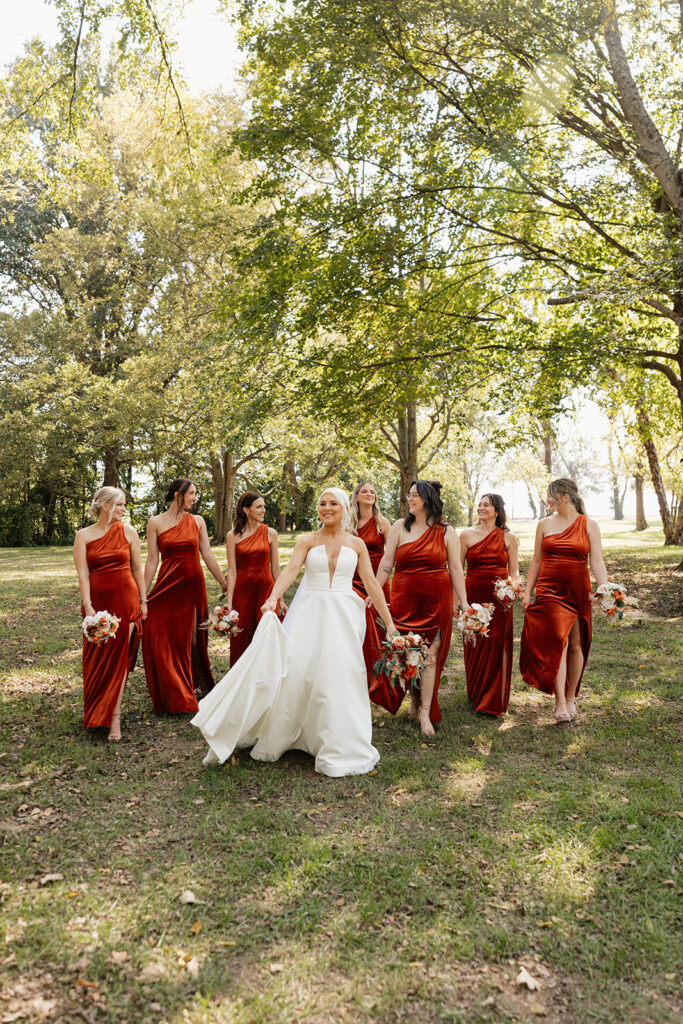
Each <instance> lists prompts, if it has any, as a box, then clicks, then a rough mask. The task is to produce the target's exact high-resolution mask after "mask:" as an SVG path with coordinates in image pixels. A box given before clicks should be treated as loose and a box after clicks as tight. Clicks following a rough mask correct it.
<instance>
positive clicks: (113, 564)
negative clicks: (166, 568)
mask: <svg viewBox="0 0 683 1024" xmlns="http://www.w3.org/2000/svg"><path fill="white" fill-rule="evenodd" d="M125 512H126V496H125V494H124V493H123V491H120V490H119V489H118V487H100V489H99V490H98V491H95V494H94V495H93V499H92V504H91V506H90V515H91V516H92V517H93V519H96V520H97V522H96V523H94V524H93V525H92V526H86V527H85V528H84V529H82V530H79V531H78V533H77V534H76V539H75V541H74V562H75V563H76V571H77V573H78V586H79V588H80V591H81V598H82V601H83V604H82V607H81V613H82V614H83V615H84V616H85V615H94V614H95V612H103V611H107V612H111V613H112V615H116V616H117V617H118V618H119V619H120V620H121V621H120V623H119V628H118V631H117V633H116V635H115V636H114V637H112V638H111V639H110V640H107V642H106V643H104V644H95V643H91V642H90V641H88V640H86V639H85V637H83V726H84V728H86V729H93V728H95V727H97V726H105V728H107V729H109V735H108V736H107V739H109V740H120V739H121V697H122V696H123V690H124V687H125V685H126V679H127V678H128V673H129V672H130V671H132V669H133V666H134V665H135V658H136V655H137V651H138V645H139V643H140V633H141V632H142V620H143V619H144V618H145V616H146V615H147V598H146V597H145V583H144V578H143V574H142V560H141V556H140V538H139V537H138V535H137V533H136V532H135V530H134V529H133V527H132V526H128V525H126V524H124V523H123V517H124V515H125ZM133 633H135V636H133Z"/></svg>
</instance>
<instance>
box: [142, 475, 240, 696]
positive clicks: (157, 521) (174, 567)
mask: <svg viewBox="0 0 683 1024" xmlns="http://www.w3.org/2000/svg"><path fill="white" fill-rule="evenodd" d="M164 500H165V501H166V502H167V503H168V504H169V508H168V511H166V512H162V514H161V515H159V516H152V518H151V519H150V520H149V522H148V523H147V562H146V564H145V586H146V587H147V588H149V585H150V584H151V582H152V580H153V579H154V574H155V573H156V571H157V566H158V564H159V555H161V569H160V571H159V576H158V578H157V581H156V583H155V584H154V587H153V588H152V590H151V591H150V592H149V595H148V600H149V606H148V607H149V613H148V621H147V625H146V627H145V632H144V636H143V641H142V650H143V655H144V660H145V675H146V676H147V686H148V688H149V692H150V696H151V698H152V704H153V705H154V710H155V711H156V712H157V714H159V713H161V712H163V711H166V712H170V713H171V714H181V713H183V712H186V711H196V710H197V708H198V706H199V705H198V704H197V698H196V697H195V689H197V690H200V691H201V693H202V694H207V693H208V692H209V691H210V690H211V689H213V685H214V681H213V676H212V674H211V665H210V663H209V648H208V633H207V631H206V630H203V629H199V628H198V627H199V625H200V624H201V623H202V622H204V621H205V620H206V619H207V617H208V614H209V603H208V600H207V596H206V584H205V582H204V572H203V570H202V566H201V562H200V561H199V555H200V554H201V556H202V558H203V559H204V561H205V562H206V565H207V568H208V569H209V571H210V572H211V574H212V576H213V577H214V578H215V580H216V581H217V583H218V584H219V585H220V586H221V588H222V590H223V591H224V592H225V590H226V588H227V583H226V580H225V577H224V575H223V573H222V572H221V570H220V567H219V565H218V562H217V561H216V559H215V557H214V554H213V552H212V550H211V545H210V543H209V535H208V533H207V532H206V523H205V522H204V520H203V519H202V517H201V516H196V515H193V514H192V506H193V505H194V503H195V502H196V500H197V488H196V487H195V485H194V483H193V482H192V480H187V479H186V478H184V477H183V478H179V479H177V480H173V481H172V482H171V483H170V484H169V487H168V491H167V492H166V497H165V499H164Z"/></svg>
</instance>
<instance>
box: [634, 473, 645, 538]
mask: <svg viewBox="0 0 683 1024" xmlns="http://www.w3.org/2000/svg"><path fill="white" fill-rule="evenodd" d="M633 483H634V485H635V489H636V530H637V531H640V530H647V519H646V518H645V501H644V499H643V474H642V473H636V475H635V476H634V478H633Z"/></svg>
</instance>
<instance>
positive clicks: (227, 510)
mask: <svg viewBox="0 0 683 1024" xmlns="http://www.w3.org/2000/svg"><path fill="white" fill-rule="evenodd" d="M210 458H211V477H212V480H213V507H214V527H213V537H212V538H211V541H212V543H213V544H223V543H224V541H225V537H226V534H227V532H228V530H230V529H231V527H232V514H233V505H234V502H235V480H236V478H237V468H238V467H237V466H236V465H235V456H234V455H233V453H232V452H223V453H222V455H220V456H218V455H216V454H215V453H213V452H212V453H211V456H210Z"/></svg>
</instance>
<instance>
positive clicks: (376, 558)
mask: <svg viewBox="0 0 683 1024" xmlns="http://www.w3.org/2000/svg"><path fill="white" fill-rule="evenodd" d="M358 536H359V537H360V539H361V540H362V541H363V543H364V544H365V546H366V548H367V549H368V555H369V556H370V564H371V565H372V571H373V572H374V573H375V575H376V574H377V569H378V568H379V563H380V562H381V561H382V555H383V554H384V534H383V533H381V531H380V530H378V529H377V523H376V522H375V517H374V516H373V517H372V519H369V520H368V522H367V523H364V524H363V526H361V528H360V529H359V530H358ZM353 589H354V590H355V592H356V593H357V594H358V596H359V597H360V598H362V599H363V601H365V599H366V598H367V596H368V593H367V591H366V589H365V587H364V586H363V581H362V579H361V578H360V576H359V575H358V570H356V572H355V574H354V577H353ZM382 593H383V594H384V598H385V600H386V602H387V604H389V600H390V597H391V588H390V586H389V580H387V581H386V583H385V584H384V586H383V587H382ZM378 614H379V613H378V611H377V609H376V608H374V607H373V606H372V605H371V606H370V607H369V608H366V609H365V638H364V640H363V658H364V659H365V668H366V669H367V673H368V685H369V684H370V681H371V680H372V670H373V667H374V665H375V662H376V661H377V659H378V658H380V657H381V655H382V651H381V639H382V637H383V636H384V633H383V632H380V630H379V627H378V625H377V616H378Z"/></svg>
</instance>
